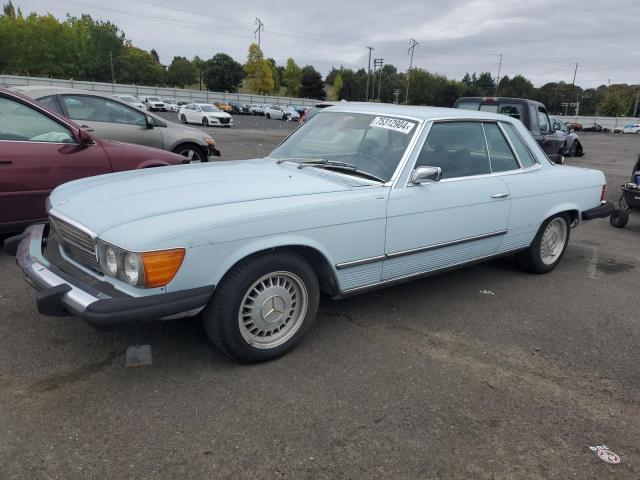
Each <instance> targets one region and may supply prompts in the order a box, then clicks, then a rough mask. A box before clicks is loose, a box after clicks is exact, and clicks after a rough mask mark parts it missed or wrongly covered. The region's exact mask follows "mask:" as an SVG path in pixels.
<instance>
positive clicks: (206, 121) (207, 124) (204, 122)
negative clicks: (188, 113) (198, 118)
mask: <svg viewBox="0 0 640 480" xmlns="http://www.w3.org/2000/svg"><path fill="white" fill-rule="evenodd" d="M202 126H203V127H208V126H209V120H207V117H204V118H203V119H202Z"/></svg>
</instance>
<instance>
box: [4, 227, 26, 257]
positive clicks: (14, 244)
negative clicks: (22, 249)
mask: <svg viewBox="0 0 640 480" xmlns="http://www.w3.org/2000/svg"><path fill="white" fill-rule="evenodd" d="M28 236H29V233H27V232H25V233H21V234H20V235H15V236H13V237H9V238H7V239H5V241H4V251H5V253H6V254H7V255H11V256H12V257H15V256H16V254H17V253H18V246H19V245H20V242H21V241H22V240H24V239H25V238H27V237H28Z"/></svg>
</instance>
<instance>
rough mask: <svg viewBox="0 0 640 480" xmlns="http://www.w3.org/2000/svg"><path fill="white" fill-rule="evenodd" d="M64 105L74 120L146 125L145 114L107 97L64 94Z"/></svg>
mask: <svg viewBox="0 0 640 480" xmlns="http://www.w3.org/2000/svg"><path fill="white" fill-rule="evenodd" d="M63 98H64V105H65V107H66V108H67V111H68V112H69V118H71V119H73V120H88V121H93V122H108V123H124V124H131V125H145V124H146V118H145V114H144V113H142V112H140V111H139V110H137V109H134V108H131V107H127V106H125V105H122V104H120V103H117V102H112V101H111V100H107V99H105V98H100V97H92V96H89V95H64V96H63Z"/></svg>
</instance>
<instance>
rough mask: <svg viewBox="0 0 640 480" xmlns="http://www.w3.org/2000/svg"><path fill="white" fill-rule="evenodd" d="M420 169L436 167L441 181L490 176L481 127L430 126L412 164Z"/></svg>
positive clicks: (475, 124) (461, 124)
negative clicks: (414, 163)
mask: <svg viewBox="0 0 640 480" xmlns="http://www.w3.org/2000/svg"><path fill="white" fill-rule="evenodd" d="M420 166H429V167H440V168H441V169H442V178H443V179H444V178H456V177H469V176H472V175H482V174H487V173H491V168H490V164H489V155H488V153H487V148H486V143H485V137H484V132H483V131H482V124H481V123H479V122H451V123H449V122H447V123H434V124H433V125H432V127H431V130H430V131H429V135H428V136H427V139H426V141H425V143H424V146H423V147H422V151H421V152H420V155H419V156H418V160H417V162H416V167H420Z"/></svg>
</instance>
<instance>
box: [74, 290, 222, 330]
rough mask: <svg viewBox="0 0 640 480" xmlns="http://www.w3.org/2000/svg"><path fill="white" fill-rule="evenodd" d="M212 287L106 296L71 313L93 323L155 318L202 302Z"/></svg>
mask: <svg viewBox="0 0 640 480" xmlns="http://www.w3.org/2000/svg"><path fill="white" fill-rule="evenodd" d="M213 290H214V287H213V286H208V287H200V288H193V289H190V290H182V291H179V292H171V293H161V294H158V295H151V296H148V297H129V298H109V299H103V300H98V301H97V302H93V303H92V304H90V305H89V306H87V308H86V309H85V310H84V311H82V312H80V311H77V312H76V311H73V309H72V308H69V310H71V313H73V314H74V315H76V316H78V317H80V318H82V319H83V320H85V321H86V322H87V323H90V324H92V325H100V326H107V325H118V324H123V323H140V322H148V321H152V320H158V319H161V318H164V317H169V316H171V315H176V314H179V313H182V312H187V311H189V310H195V309H197V308H201V307H203V306H205V305H206V304H207V303H208V302H209V299H210V298H211V295H212V294H213Z"/></svg>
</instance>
